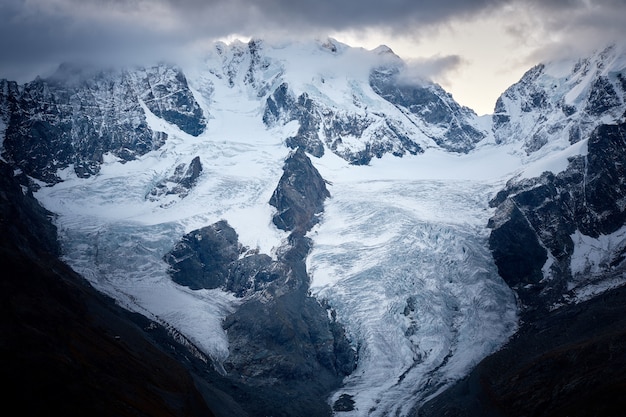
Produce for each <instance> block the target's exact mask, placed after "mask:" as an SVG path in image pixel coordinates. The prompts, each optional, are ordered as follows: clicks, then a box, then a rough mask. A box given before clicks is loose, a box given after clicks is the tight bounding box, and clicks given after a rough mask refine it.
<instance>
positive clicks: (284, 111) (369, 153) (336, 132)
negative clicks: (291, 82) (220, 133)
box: [263, 83, 423, 165]
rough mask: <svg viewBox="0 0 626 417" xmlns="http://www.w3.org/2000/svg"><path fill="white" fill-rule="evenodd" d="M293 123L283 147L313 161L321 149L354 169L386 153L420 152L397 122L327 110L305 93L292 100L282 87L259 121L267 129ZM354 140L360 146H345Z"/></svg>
mask: <svg viewBox="0 0 626 417" xmlns="http://www.w3.org/2000/svg"><path fill="white" fill-rule="evenodd" d="M293 120H297V121H298V122H299V128H298V132H297V133H296V135H295V136H291V137H289V138H287V139H286V141H285V143H286V145H287V146H289V147H291V148H293V149H296V148H302V149H304V150H305V151H306V152H308V153H310V154H311V155H313V156H316V157H321V156H322V155H324V145H326V146H327V147H328V148H329V149H330V150H331V151H332V152H334V153H335V154H337V155H339V156H340V157H342V158H343V159H345V160H347V161H349V162H350V163H353V164H356V165H365V164H368V163H369V162H370V161H371V160H372V158H374V157H376V158H380V157H382V156H383V155H384V154H386V153H391V154H393V155H396V156H402V155H404V154H406V153H410V154H412V155H415V154H417V153H421V152H423V149H422V148H421V147H420V145H419V144H417V143H415V142H414V141H413V140H411V139H410V138H409V136H408V133H407V132H406V131H405V129H404V127H403V126H402V125H401V123H399V122H397V121H394V120H392V119H389V118H381V117H380V115H375V114H371V115H361V114H352V113H349V112H346V111H343V110H338V109H333V108H329V107H326V106H324V105H322V104H321V103H318V102H316V101H314V100H313V99H311V98H310V97H309V95H308V94H307V93H302V94H301V95H300V96H298V97H297V98H296V97H295V96H294V95H293V93H291V91H290V90H289V86H288V85H287V84H286V83H283V84H281V85H280V86H279V87H278V88H277V89H276V90H275V91H274V93H273V94H272V95H271V96H269V97H268V98H267V101H266V106H265V113H264V115H263V121H264V122H265V124H266V125H267V126H274V125H275V124H277V123H279V122H280V123H286V122H289V121H293ZM355 138H356V139H357V140H358V141H359V142H361V145H360V146H357V147H355V146H354V145H348V143H349V142H350V141H354V139H355Z"/></svg>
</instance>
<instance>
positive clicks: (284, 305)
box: [165, 148, 356, 416]
mask: <svg viewBox="0 0 626 417" xmlns="http://www.w3.org/2000/svg"><path fill="white" fill-rule="evenodd" d="M329 196H330V194H329V192H328V190H327V189H326V185H325V183H324V180H323V179H322V177H321V176H320V175H319V173H318V172H317V170H316V169H315V168H314V167H313V165H312V164H311V161H310V160H309V158H308V157H307V156H306V154H305V153H304V151H302V150H301V149H300V148H298V149H297V150H295V151H294V152H292V153H291V155H290V156H289V157H288V158H287V160H286V161H285V166H284V173H283V175H282V177H281V179H280V181H279V183H278V186H277V188H276V190H275V191H274V194H273V195H272V198H271V200H270V204H272V205H273V206H275V207H276V208H277V209H278V210H279V211H278V213H277V214H276V215H275V216H274V222H275V224H276V226H277V227H278V228H280V229H283V230H285V231H289V232H291V233H290V235H289V238H288V240H287V242H285V244H284V246H283V247H281V248H279V250H278V256H277V259H276V260H273V259H272V258H271V257H270V256H268V255H266V254H260V253H258V251H250V250H249V249H248V248H246V247H243V246H242V245H241V244H240V243H239V242H238V238H237V233H236V232H235V230H234V229H233V228H232V227H231V226H230V225H229V224H228V223H227V222H225V221H220V222H217V223H215V224H213V225H210V226H206V227H204V228H202V229H199V230H194V231H192V232H190V233H188V234H187V235H185V236H184V237H183V239H182V240H181V241H180V242H179V243H178V244H177V245H176V246H175V247H174V249H173V250H172V251H171V252H170V253H168V254H167V255H166V256H165V259H166V261H167V262H168V263H169V264H170V265H171V272H170V273H171V275H172V279H173V280H174V281H176V282H178V283H179V284H181V285H185V286H188V287H190V288H192V289H200V288H218V287H220V288H223V289H225V290H228V291H232V292H234V293H235V294H237V296H239V297H244V302H243V304H242V305H241V306H240V307H239V308H238V309H237V311H236V312H235V313H233V314H232V315H230V316H229V317H227V318H226V320H225V321H224V324H223V326H224V328H225V329H226V331H227V333H228V339H229V345H230V349H229V351H230V355H229V357H228V359H227V360H226V361H225V362H224V364H223V366H224V373H225V374H226V376H227V377H228V378H232V379H234V380H237V381H245V383H246V384H249V385H252V386H256V387H259V389H260V390H261V391H262V392H266V393H267V395H269V396H274V395H277V394H278V395H281V394H280V393H282V395H284V396H285V397H286V398H289V397H292V400H291V401H295V402H297V405H296V404H293V403H288V404H287V407H288V408H286V409H284V410H283V406H281V405H278V404H274V405H273V406H272V409H269V410H267V411H261V410H257V412H256V413H255V414H257V415H263V414H264V413H276V412H277V410H282V411H281V412H282V413H285V415H294V416H298V415H303V413H306V414H307V415H328V414H329V413H330V408H329V407H328V404H327V403H326V401H325V398H326V397H327V396H328V395H329V394H330V393H331V392H332V390H334V389H336V388H338V387H339V386H340V383H341V380H342V379H343V377H344V376H346V375H348V374H350V373H351V372H352V370H353V369H354V367H355V362H356V352H355V350H354V349H353V347H352V346H351V345H350V342H349V341H348V340H347V338H346V336H345V332H344V330H343V328H342V326H341V324H340V323H338V322H336V321H335V320H334V319H333V320H329V313H328V311H327V308H329V307H325V306H322V305H321V304H320V303H319V302H318V301H317V300H316V299H315V298H313V297H311V296H310V295H309V294H308V289H309V276H308V274H307V271H306V266H305V259H306V256H307V254H308V252H309V250H310V248H311V244H312V242H311V240H310V239H309V238H308V237H305V234H306V232H307V231H309V230H310V229H311V227H312V226H313V225H314V224H315V223H316V218H317V216H319V215H320V214H321V212H322V211H323V203H324V200H325V199H326V198H327V197H329ZM268 390H269V391H270V392H268ZM305 410H306V411H305Z"/></svg>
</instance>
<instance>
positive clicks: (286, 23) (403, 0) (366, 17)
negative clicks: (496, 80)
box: [0, 0, 625, 79]
mask: <svg viewBox="0 0 626 417" xmlns="http://www.w3.org/2000/svg"><path fill="white" fill-rule="evenodd" d="M507 5H517V6H518V7H526V6H527V7H528V8H530V9H531V10H533V11H534V12H535V13H537V15H538V19H539V20H540V21H541V22H542V23H541V24H542V28H543V29H544V30H545V31H546V32H550V31H554V32H555V33H556V32H559V33H561V32H563V33H565V31H564V29H563V28H573V27H574V26H575V25H576V24H578V25H581V27H584V30H585V31H587V32H592V31H593V30H594V29H597V28H599V27H600V28H603V33H606V32H609V31H610V30H609V29H610V28H609V27H608V25H611V26H610V27H614V28H617V29H615V30H614V31H615V32H617V33H618V34H621V32H622V31H623V30H624V29H623V28H622V26H624V25H623V21H620V18H621V17H622V16H624V11H625V2H624V1H617V0H614V1H583V0H578V1H575V0H551V1H539V0H528V1H521V0H508V1H498V0H469V1H468V0H451V1H442V0H422V1H415V0H386V1H381V0H376V1H373V0H317V1H310V0H306V1H303V0H256V1H252V0H206V1H203V0H2V2H0V53H1V54H2V55H1V56H2V58H1V60H0V77H8V78H17V79H28V78H29V77H32V76H33V75H34V74H33V73H34V72H36V71H41V69H42V68H44V67H46V66H50V65H52V64H55V63H58V62H60V61H64V60H99V61H103V62H107V61H111V62H123V61H125V60H140V59H142V58H144V57H159V58H162V57H167V56H169V55H172V54H176V53H178V52H180V50H181V48H182V46H183V45H186V44H188V43H189V42H192V41H194V40H198V39H202V38H215V37H223V36H227V35H229V34H232V33H238V34H243V35H251V36H259V37H270V36H272V35H275V36H290V37H298V36H311V35H323V34H327V33H329V32H334V31H343V30H353V31H358V30H365V29H370V30H380V31H381V32H384V33H387V34H392V35H403V36H406V35H411V34H413V35H415V36H417V34H419V32H420V31H421V30H424V29H425V28H433V27H436V26H437V25H440V24H445V23H446V22H448V21H450V20H455V19H456V20H459V19H472V18H475V17H476V16H479V15H481V14H483V13H484V14H488V13H493V12H494V11H497V10H499V9H500V8H502V7H505V6H507ZM568 19H569V20H568ZM513 29H514V28H513V27H512V30H513ZM527 30H532V28H523V30H522V32H521V33H520V35H519V36H520V39H522V37H523V36H525V33H526V32H525V31H527ZM570 32H573V30H570ZM450 62H451V61H450ZM446 68H448V67H446Z"/></svg>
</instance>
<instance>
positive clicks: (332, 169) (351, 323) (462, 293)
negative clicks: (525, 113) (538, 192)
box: [36, 41, 626, 417]
mask: <svg viewBox="0 0 626 417" xmlns="http://www.w3.org/2000/svg"><path fill="white" fill-rule="evenodd" d="M246 48H247V45H245V44H233V45H228V46H227V45H218V47H217V48H216V49H215V50H213V52H211V53H210V54H208V55H207V56H206V57H205V60H204V62H203V63H202V64H201V65H199V66H192V67H190V68H184V71H185V74H186V75H187V79H188V81H189V85H190V87H191V89H192V91H193V92H194V95H195V96H196V99H197V101H198V102H199V104H200V105H201V107H202V108H203V111H204V112H205V115H206V116H207V118H208V127H207V130H206V132H205V133H203V134H202V135H200V136H199V137H193V136H190V135H187V134H185V133H184V132H182V131H181V130H180V129H178V128H177V127H175V126H173V125H170V124H169V123H167V122H165V121H163V120H162V119H159V118H158V117H156V116H155V115H153V114H151V113H150V112H149V110H148V109H147V108H145V106H144V111H145V112H146V115H147V119H148V123H149V124H150V126H151V127H152V128H153V129H154V130H157V131H163V132H166V133H167V134H168V140H167V142H166V143H165V145H164V146H162V147H161V148H160V149H158V150H154V151H151V152H149V153H147V154H145V155H144V156H142V157H140V158H138V159H137V160H135V161H131V162H126V163H122V162H121V161H119V160H116V159H115V158H114V157H111V156H107V157H106V158H105V162H104V164H103V165H102V169H101V172H100V173H99V174H98V175H95V176H93V177H91V178H88V179H79V178H77V177H76V176H75V175H74V174H73V170H72V169H71V167H70V168H68V169H67V170H65V172H63V173H60V175H62V176H63V177H64V178H63V179H64V182H61V183H59V184H56V185H54V186H52V187H42V188H41V189H40V190H39V191H38V192H37V194H36V197H37V198H38V199H39V200H40V201H42V203H43V204H44V205H45V206H46V208H48V209H49V210H51V211H52V212H54V213H57V215H58V217H57V220H56V224H57V226H58V229H59V235H60V239H61V242H62V245H63V251H64V258H65V260H66V261H67V262H68V263H69V264H70V265H71V266H72V267H73V268H74V269H76V270H77V271H78V272H79V273H81V274H83V275H84V276H85V277H86V278H87V279H88V280H89V281H90V282H91V283H92V284H93V285H94V286H95V287H96V288H97V289H99V290H100V291H102V292H104V293H107V294H109V295H111V296H112V297H114V298H115V299H116V300H117V301H118V302H119V303H120V304H122V305H124V306H125V307H127V308H129V309H131V310H134V311H138V312H140V313H142V314H145V315H146V316H148V317H151V318H152V319H154V320H157V321H159V322H161V323H164V324H166V325H168V326H171V327H173V328H175V329H177V330H178V331H179V332H181V333H182V334H183V335H184V336H185V337H187V338H188V339H189V340H190V341H191V342H193V343H194V344H195V345H196V346H197V347H199V348H200V349H201V350H202V351H203V352H205V353H206V354H208V355H210V356H211V357H212V358H213V359H215V360H216V361H217V362H220V361H223V360H224V359H225V358H227V356H228V338H227V336H226V334H225V332H224V330H223V329H222V327H221V322H222V320H223V318H224V317H225V316H227V315H228V314H229V313H230V312H232V311H235V309H236V308H237V306H238V304H239V303H240V302H241V300H240V299H237V298H236V297H234V296H233V295H232V294H229V293H227V292H224V291H222V290H219V289H216V290H200V291H192V290H189V289H188V288H185V287H182V286H179V285H177V284H175V283H173V282H172V281H171V279H170V277H169V275H168V273H167V264H166V263H165V262H164V261H163V256H164V254H166V253H167V252H168V251H169V250H171V249H172V247H173V246H174V244H175V243H176V242H177V241H178V240H179V239H180V238H181V237H182V235H183V234H185V233H187V232H190V231H191V230H194V229H196V228H199V227H203V226H207V225H209V224H212V223H214V222H216V221H218V220H221V219H225V220H227V221H228V222H229V223H230V224H231V225H232V226H233V227H234V228H235V230H236V231H237V233H238V235H239V238H240V241H241V243H242V244H244V245H246V246H248V247H251V248H258V249H259V250H260V252H262V253H267V254H269V255H274V253H275V250H276V249H277V248H278V247H279V246H280V245H282V244H283V242H284V239H285V238H286V234H285V233H284V232H281V231H279V230H278V229H276V228H275V226H274V225H273V224H272V222H271V218H272V214H273V208H272V207H271V206H269V204H268V201H269V199H270V197H271V194H272V192H273V190H274V189H275V187H276V185H277V183H278V180H279V178H280V176H281V175H282V167H283V162H284V159H285V158H286V156H287V155H288V153H289V150H288V149H287V148H286V147H285V146H284V144H283V141H284V140H285V139H286V138H288V137H290V136H292V135H294V134H295V132H296V131H297V129H298V125H297V123H296V122H291V123H288V124H286V125H284V126H277V127H274V128H272V129H267V128H266V126H265V125H264V124H263V122H262V115H263V110H264V104H265V99H266V98H267V95H268V94H271V93H272V92H273V91H274V89H275V88H276V87H277V86H278V85H279V84H280V83H282V82H284V81H285V80H288V81H289V85H290V88H291V89H292V90H293V91H295V92H296V93H300V92H302V91H306V92H307V93H308V94H309V96H311V97H312V98H314V99H315V100H318V101H320V102H322V103H324V104H325V105H326V106H328V107H331V108H341V109H346V111H349V112H355V113H359V112H365V111H366V109H367V111H371V112H380V113H385V114H386V112H389V113H390V114H392V115H393V117H397V118H402V117H404V116H403V115H402V114H400V113H399V112H398V110H397V109H395V108H393V106H391V105H390V104H389V103H386V102H384V101H383V100H380V98H378V97H376V96H375V94H374V93H373V91H372V90H371V88H370V87H369V83H368V81H367V77H368V73H369V69H370V68H371V67H372V66H373V65H377V64H379V63H380V62H381V61H380V60H381V58H380V57H379V56H378V55H384V54H383V53H382V52H380V51H373V52H371V53H369V54H368V53H367V51H364V50H355V49H348V48H346V47H345V46H343V45H341V44H339V43H332V41H331V44H326V45H325V46H324V45H321V44H320V43H314V44H310V45H308V46H306V47H303V46H302V45H296V47H295V48H294V47H290V46H288V45H282V46H281V45H278V46H269V45H265V44H264V45H263V48H264V51H263V56H264V58H262V61H261V62H256V61H254V60H253V58H252V57H251V55H250V54H249V53H247V52H246ZM329 48H330V49H329ZM333 48H336V50H334V49H333ZM379 52H380V53H379ZM383 52H384V51H383ZM384 59H394V58H393V56H391V57H386V58H384ZM348 70H350V71H348ZM346 73H349V74H351V75H350V77H347V76H346V75H345V74H346ZM487 122H488V120H487V119H486V118H483V119H481V123H485V125H486V124H487ZM408 124H410V123H408ZM418 130H419V129H418ZM407 132H409V133H410V132H411V130H410V129H408V130H407ZM414 134H415V135H422V136H423V132H418V131H416V132H414ZM422 136H420V137H422ZM352 140H353V141H354V142H357V143H355V144H353V145H354V146H357V147H358V146H359V145H360V144H359V143H358V138H352ZM347 142H348V141H347ZM423 143H424V148H425V149H426V152H425V153H424V154H420V155H416V156H405V157H403V158H396V157H393V156H385V157H383V158H381V159H374V160H372V162H371V164H370V165H369V166H353V165H349V164H347V163H346V162H345V161H344V160H342V159H340V158H339V157H337V156H336V155H334V154H332V152H330V151H328V150H327V152H326V154H325V156H324V157H322V158H319V159H317V158H313V157H312V158H311V159H312V162H313V164H314V165H315V166H316V167H317V169H318V170H319V171H320V173H321V175H322V177H323V178H325V179H326V180H327V181H329V191H330V192H331V195H332V196H331V198H330V199H328V200H327V202H326V204H325V211H324V214H323V216H322V219H321V222H320V223H319V224H318V225H317V226H316V227H315V228H314V229H313V230H312V231H311V232H310V233H309V236H310V237H311V238H312V239H313V242H314V246H313V250H312V252H311V254H310V255H309V257H308V258H307V267H308V270H309V273H310V274H311V289H312V293H313V294H314V295H315V296H316V297H318V298H320V299H326V300H328V302H329V304H330V306H331V307H332V308H334V309H335V310H336V312H337V318H338V320H339V321H340V322H341V323H342V324H344V325H345V327H346V330H347V334H348V336H349V337H350V339H351V341H352V343H353V344H354V346H355V347H358V349H359V362H358V367H357V369H356V371H355V372H354V373H353V374H352V375H351V376H349V377H347V378H346V380H345V381H344V386H343V387H342V388H341V389H339V390H338V391H337V392H336V393H334V394H333V396H332V398H330V399H329V401H331V402H332V401H334V400H335V399H337V398H338V397H339V396H340V395H342V394H350V395H352V396H353V398H354V400H355V402H356V404H355V410H354V411H352V412H346V413H341V415H342V416H346V417H354V416H365V415H368V416H369V415H371V416H387V415H399V416H404V415H407V413H408V412H409V411H410V410H411V408H412V407H413V406H414V405H415V404H416V403H419V402H423V401H424V400H426V399H427V398H429V397H431V396H433V395H435V394H436V393H437V392H439V391H440V390H442V389H443V388H444V387H445V386H447V385H449V384H451V383H452V382H453V381H455V380H457V379H459V378H461V377H463V376H464V375H466V374H467V372H468V371H469V370H470V369H471V368H472V366H474V365H475V364H476V363H477V362H478V361H480V360H481V359H482V358H484V357H485V356H487V355H488V354H490V353H492V352H493V351H494V350H496V349H497V348H498V347H499V346H501V345H502V344H503V343H504V342H505V341H506V340H507V338H508V337H509V336H510V335H511V334H512V333H513V332H514V331H515V329H516V326H517V310H516V304H515V300H514V296H513V293H512V291H511V290H510V289H509V288H508V287H507V286H506V284H505V283H504V282H503V281H502V279H501V278H500V277H499V276H498V274H497V269H496V267H495V265H494V264H493V259H492V257H491V255H490V253H489V251H488V248H487V238H488V230H487V229H486V224H487V221H488V219H489V218H490V217H491V216H492V215H493V209H492V208H489V207H488V201H489V200H490V199H491V197H493V196H494V195H495V193H496V192H497V191H499V190H500V189H502V188H503V186H504V184H505V182H506V180H507V179H509V178H511V177H513V176H521V177H531V176H536V175H539V174H540V173H541V172H543V171H545V170H551V171H553V172H554V173H558V172H560V171H562V170H563V169H565V167H566V166H567V158H568V157H569V156H572V155H573V154H577V153H582V154H584V153H586V142H585V141H581V142H579V143H578V144H576V145H574V146H572V147H561V148H559V149H560V150H561V152H558V153H551V155H550V157H549V158H545V159H539V158H538V157H537V155H532V156H531V157H527V156H525V155H524V154H523V153H522V152H520V151H519V144H517V143H504V144H499V145H496V144H495V141H494V138H493V137H488V138H486V139H485V140H484V141H483V142H482V143H481V144H479V146H478V147H477V149H475V150H474V151H472V152H470V153H469V154H467V155H458V154H452V153H448V152H445V151H443V150H441V149H438V148H437V147H436V146H435V145H433V143H434V142H432V141H431V140H430V139H428V140H427V141H426V139H424V142H423ZM561 145H562V143H561V142H559V146H561ZM195 156H199V157H200V160H201V163H202V166H203V171H202V174H201V176H200V177H199V179H198V182H197V185H196V186H195V187H194V188H193V189H192V191H191V192H190V193H189V195H187V196H186V197H185V198H182V199H181V198H180V197H177V196H167V197H164V198H162V199H160V200H157V201H151V200H148V199H146V198H145V197H146V195H147V193H149V192H150V190H151V189H152V188H153V187H154V186H155V184H157V183H158V182H159V181H161V180H163V179H164V178H167V177H168V176H170V175H171V174H172V173H173V171H174V169H175V167H176V166H177V165H179V164H181V163H186V164H188V163H189V162H190V161H191V160H192V159H193V158H194V157H195ZM620 233H622V232H620ZM624 233H626V232H624ZM624 233H622V234H619V236H617V235H616V236H617V237H612V238H610V239H609V240H610V242H615V241H616V240H619V241H620V242H623V234H624ZM575 241H576V242H577V243H576V245H577V246H576V250H577V251H578V252H581V253H583V252H584V254H585V255H586V258H592V257H593V256H591V255H592V254H593V253H595V252H594V249H593V248H594V247H596V246H597V245H606V244H613V243H610V242H609V243H606V242H605V241H603V240H600V241H597V242H595V241H594V242H590V241H588V240H587V239H586V238H584V237H580V236H579V237H577V238H576V239H575ZM620 244H621V243H620ZM594 265H596V264H593V265H591V266H590V267H591V268H593V267H594ZM598 265H599V264H598ZM577 267H578V268H579V269H581V270H582V269H584V268H586V267H587V266H586V265H580V266H577Z"/></svg>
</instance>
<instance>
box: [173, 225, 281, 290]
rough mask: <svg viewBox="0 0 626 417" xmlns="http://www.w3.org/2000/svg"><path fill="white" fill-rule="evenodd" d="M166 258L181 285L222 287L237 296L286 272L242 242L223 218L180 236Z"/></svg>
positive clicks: (198, 287)
mask: <svg viewBox="0 0 626 417" xmlns="http://www.w3.org/2000/svg"><path fill="white" fill-rule="evenodd" d="M165 261H166V262H167V263H168V264H169V265H170V267H171V269H170V275H171V277H172V279H173V280H174V281H175V282H177V283H178V284H180V285H184V286H187V287H189V288H191V289H193V290H197V289H200V288H207V289H212V288H222V289H224V290H226V291H232V292H234V293H235V294H236V295H238V296H240V297H242V296H244V295H246V294H247V293H248V292H250V291H260V290H261V289H262V288H264V287H265V286H266V284H268V283H270V282H272V281H274V280H276V279H278V278H279V277H281V276H282V277H284V276H285V275H286V273H287V268H286V266H285V265H284V264H282V263H280V262H276V261H273V260H272V258H271V257H270V256H268V255H265V254H259V253H257V252H256V251H251V250H249V249H248V248H246V247H244V246H243V245H241V243H239V240H238V237H237V232H235V229H233V228H232V227H231V226H230V225H229V224H228V223H227V222H226V221H224V220H222V221H219V222H217V223H215V224H212V225H210V226H206V227H203V228H201V229H198V230H194V231H192V232H190V233H188V234H186V235H185V236H183V238H182V239H181V241H180V242H179V243H177V244H176V246H175V247H174V249H172V250H171V251H170V252H169V253H168V254H166V255H165Z"/></svg>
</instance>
